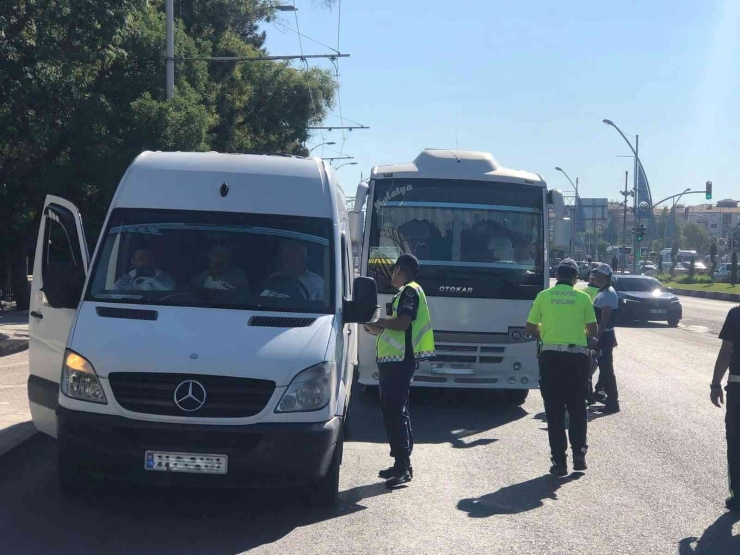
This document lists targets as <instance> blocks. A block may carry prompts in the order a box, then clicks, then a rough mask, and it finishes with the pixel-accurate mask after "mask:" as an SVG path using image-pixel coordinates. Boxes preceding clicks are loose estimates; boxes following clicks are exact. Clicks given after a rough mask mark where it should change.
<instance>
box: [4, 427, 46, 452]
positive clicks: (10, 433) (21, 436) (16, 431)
mask: <svg viewBox="0 0 740 555" xmlns="http://www.w3.org/2000/svg"><path fill="white" fill-rule="evenodd" d="M37 433H38V430H36V428H35V426H34V425H33V422H31V421H28V422H21V423H20V424H14V425H13V426H10V427H9V428H5V429H4V430H0V457H2V456H3V455H4V454H5V453H7V452H8V451H10V450H11V449H15V448H16V447H18V446H19V445H20V444H21V443H23V442H24V441H26V440H27V439H30V438H32V437H33V436H35V435H36V434H37Z"/></svg>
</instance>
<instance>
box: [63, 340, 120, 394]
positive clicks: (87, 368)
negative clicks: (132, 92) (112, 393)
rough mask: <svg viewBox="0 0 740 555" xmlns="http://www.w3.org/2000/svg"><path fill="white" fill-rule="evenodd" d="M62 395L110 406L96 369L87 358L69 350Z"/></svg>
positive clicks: (65, 357) (65, 361) (66, 358)
mask: <svg viewBox="0 0 740 555" xmlns="http://www.w3.org/2000/svg"><path fill="white" fill-rule="evenodd" d="M61 385H62V393H64V394H65V395H66V396H67V397H69V398H70V399H78V400H80V401H89V402H91V403H100V404H103V405H106V404H108V400H107V399H106V398H105V392H104V391H103V388H102V387H101V385H100V380H99V379H98V375H97V374H96V373H95V368H93V365H92V364H90V361H88V360H87V359H86V358H85V357H82V356H80V355H78V354H77V353H75V352H74V351H70V350H67V352H66V353H65V355H64V369H63V370H62V384H61Z"/></svg>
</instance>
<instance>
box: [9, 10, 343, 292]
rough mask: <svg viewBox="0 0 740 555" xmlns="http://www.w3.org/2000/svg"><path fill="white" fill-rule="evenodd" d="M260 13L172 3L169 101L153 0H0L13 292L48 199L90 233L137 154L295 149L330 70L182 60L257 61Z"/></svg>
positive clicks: (328, 100)
mask: <svg viewBox="0 0 740 555" xmlns="http://www.w3.org/2000/svg"><path fill="white" fill-rule="evenodd" d="M271 6H274V2H271V1H265V0H209V1H208V2H201V1H197V0H182V2H178V3H176V11H175V15H176V17H177V19H176V30H175V53H176V56H177V57H178V58H183V59H182V60H180V59H178V61H177V64H176V84H175V98H174V99H173V100H172V101H167V100H166V99H165V94H164V84H165V82H164V67H165V15H164V2H163V0H150V1H147V0H116V1H111V0H17V1H16V2H4V3H2V5H0V60H2V62H0V63H2V71H0V260H5V259H7V258H8V256H10V255H11V254H12V255H14V256H15V258H16V260H17V263H16V264H15V265H14V266H15V267H16V269H17V280H16V284H17V285H18V286H19V287H20V286H21V285H22V282H23V281H24V280H25V264H21V262H20V261H21V260H22V259H23V257H24V252H25V251H26V250H27V249H28V247H29V245H32V244H33V242H34V240H35V234H36V231H35V228H36V226H37V223H38V220H39V210H40V208H41V207H42V205H43V199H44V197H45V195H47V194H56V195H60V196H63V197H65V198H68V199H69V200H71V201H73V202H75V203H76V204H77V205H78V206H80V208H81V209H82V211H83V212H84V213H85V214H86V215H87V216H88V220H87V221H86V228H87V231H88V232H89V235H91V237H89V239H94V236H95V234H96V232H97V229H98V228H99V225H100V223H101V222H102V219H103V217H104V214H105V212H106V210H107V206H108V203H109V201H110V198H111V197H112V194H113V192H114V190H115V187H116V185H117V183H118V180H119V179H120V177H121V175H122V174H123V172H124V170H125V168H126V166H127V165H128V164H129V163H130V162H131V160H132V159H133V158H134V157H135V156H136V155H137V154H138V153H139V152H141V151H142V150H147V149H149V150H186V151H187V150H200V151H203V150H219V151H223V152H245V151H273V152H275V151H280V152H289V153H295V154H305V152H306V151H305V147H304V143H305V141H306V140H307V139H308V136H309V130H308V127H309V126H310V125H312V124H315V123H318V122H319V121H321V120H322V119H323V117H324V114H325V112H326V110H327V108H329V107H331V105H332V104H333V101H334V93H335V90H334V82H333V80H332V77H331V75H330V74H329V73H328V72H326V71H322V70H318V69H314V70H310V71H300V70H297V69H295V68H292V67H290V66H289V65H288V64H287V63H275V62H247V63H237V62H229V63H214V62H206V61H197V60H192V58H196V57H205V56H247V55H256V54H260V53H262V54H265V53H266V52H265V51H264V48H263V46H264V42H265V34H264V32H263V31H261V30H260V24H261V23H264V22H267V21H270V20H271V18H272V17H274V9H273V8H272V7H271ZM90 216H91V217H90ZM20 266H24V267H23V268H22V269H21V268H20Z"/></svg>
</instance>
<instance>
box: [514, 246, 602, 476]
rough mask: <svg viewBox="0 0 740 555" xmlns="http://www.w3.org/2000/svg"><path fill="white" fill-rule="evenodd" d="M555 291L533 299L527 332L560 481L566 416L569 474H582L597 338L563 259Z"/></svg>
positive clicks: (589, 310)
mask: <svg viewBox="0 0 740 555" xmlns="http://www.w3.org/2000/svg"><path fill="white" fill-rule="evenodd" d="M555 278H556V279H557V283H556V284H555V287H551V288H550V289H546V290H545V291H542V292H541V293H539V294H538V295H537V298H536V299H535V301H534V303H533V305H532V310H531V311H530V312H529V316H528V318H527V327H526V329H527V331H528V332H529V333H531V334H532V335H536V336H538V337H539V338H540V341H541V342H542V347H541V353H540V358H539V364H540V392H541V393H542V400H543V401H544V403H545V414H546V415H547V432H548V436H549V439H550V454H551V457H552V467H551V468H550V472H551V473H552V474H555V475H558V476H565V475H566V474H567V473H568V464H567V454H566V451H567V448H568V439H567V438H566V435H565V410H566V408H567V410H568V414H569V416H570V427H569V430H568V436H569V437H570V445H571V448H572V450H573V470H577V471H581V470H586V451H587V450H588V444H587V442H586V430H587V424H588V409H587V402H588V397H589V394H590V391H589V377H590V366H589V358H588V356H589V351H588V338H589V337H594V336H595V335H596V332H597V326H596V315H595V313H594V307H593V305H592V304H591V299H590V298H589V296H588V295H587V294H586V293H584V292H583V291H578V290H577V289H575V288H574V287H573V286H574V285H575V284H576V283H577V281H578V265H577V264H576V263H575V262H574V261H573V260H571V259H570V258H566V259H565V260H563V261H562V262H560V264H559V265H558V269H557V272H556V274H555Z"/></svg>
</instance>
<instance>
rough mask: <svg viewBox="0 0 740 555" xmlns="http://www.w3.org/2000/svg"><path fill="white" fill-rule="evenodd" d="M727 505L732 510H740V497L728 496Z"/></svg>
mask: <svg viewBox="0 0 740 555" xmlns="http://www.w3.org/2000/svg"><path fill="white" fill-rule="evenodd" d="M725 507H727V508H728V509H729V510H731V511H739V512H740V499H738V498H737V497H728V498H727V501H725Z"/></svg>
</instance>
